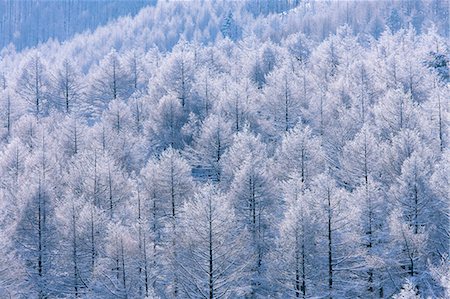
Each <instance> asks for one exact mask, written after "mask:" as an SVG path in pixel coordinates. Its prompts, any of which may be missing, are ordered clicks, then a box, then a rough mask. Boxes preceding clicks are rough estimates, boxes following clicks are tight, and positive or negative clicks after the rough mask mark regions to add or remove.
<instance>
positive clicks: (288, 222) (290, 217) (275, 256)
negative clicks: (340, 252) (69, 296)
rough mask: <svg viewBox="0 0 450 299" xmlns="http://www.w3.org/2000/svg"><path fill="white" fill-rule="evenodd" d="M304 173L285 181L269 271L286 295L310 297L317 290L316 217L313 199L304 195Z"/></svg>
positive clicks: (284, 295) (281, 292) (294, 174)
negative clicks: (282, 214) (280, 219)
mask: <svg viewBox="0 0 450 299" xmlns="http://www.w3.org/2000/svg"><path fill="white" fill-rule="evenodd" d="M304 190H305V187H304V182H303V178H302V176H301V174H299V173H293V174H292V177H291V178H290V179H289V180H287V181H285V182H284V183H283V184H282V192H283V199H284V201H285V212H284V218H283V220H282V222H281V223H280V225H279V236H278V237H277V239H276V247H275V250H273V251H272V253H271V263H270V266H269V267H270V273H271V276H272V277H273V278H272V281H274V282H275V285H276V286H278V287H279V289H280V290H279V293H280V294H281V295H282V296H283V297H290V298H291V297H295V298H300V297H301V298H307V297H310V296H311V295H312V294H313V293H314V287H315V281H316V280H317V278H318V277H317V276H316V275H315V274H314V272H315V271H314V269H315V266H314V263H315V260H314V257H313V253H314V252H315V251H316V248H315V234H316V233H315V227H316V223H315V221H316V220H315V217H314V214H313V210H312V208H313V205H312V204H311V200H310V199H311V198H309V197H308V196H305V191H304Z"/></svg>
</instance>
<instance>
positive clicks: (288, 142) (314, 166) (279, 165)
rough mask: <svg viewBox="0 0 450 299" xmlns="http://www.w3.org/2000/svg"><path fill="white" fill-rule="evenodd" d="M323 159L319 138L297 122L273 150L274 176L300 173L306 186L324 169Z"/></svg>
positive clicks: (284, 177) (283, 176)
mask: <svg viewBox="0 0 450 299" xmlns="http://www.w3.org/2000/svg"><path fill="white" fill-rule="evenodd" d="M324 159H325V153H324V152H323V149H322V146H321V140H320V138H319V137H318V136H314V135H313V132H312V130H311V129H310V128H309V127H307V126H303V125H301V124H297V126H295V127H294V128H293V129H292V130H290V131H289V132H287V133H286V134H285V135H284V137H283V139H282V141H281V145H280V147H279V148H278V149H277V151H276V152H275V156H274V164H275V165H274V168H275V172H276V176H277V178H278V179H281V180H285V179H289V178H291V176H292V175H300V177H301V180H302V182H303V183H304V186H305V188H306V187H308V186H309V184H310V183H311V180H312V178H313V177H314V176H315V175H317V174H319V173H321V172H322V171H324V169H323V163H324Z"/></svg>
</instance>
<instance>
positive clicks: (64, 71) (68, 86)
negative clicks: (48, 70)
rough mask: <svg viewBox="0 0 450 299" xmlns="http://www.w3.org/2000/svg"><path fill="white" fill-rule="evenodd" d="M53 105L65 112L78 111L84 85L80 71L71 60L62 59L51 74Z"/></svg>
mask: <svg viewBox="0 0 450 299" xmlns="http://www.w3.org/2000/svg"><path fill="white" fill-rule="evenodd" d="M52 87H53V91H52V96H53V97H54V99H53V101H54V106H55V108H56V109H58V110H61V111H64V112H65V113H66V114H69V113H72V112H78V110H79V105H80V102H81V101H82V99H83V95H84V85H83V83H82V78H81V74H80V72H79V71H78V70H77V69H76V67H75V66H74V65H73V63H72V62H70V61H69V60H68V59H64V61H63V62H62V65H61V66H60V68H59V69H58V70H57V72H56V73H55V74H54V75H53V84H52Z"/></svg>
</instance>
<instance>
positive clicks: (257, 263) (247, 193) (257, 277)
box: [221, 129, 277, 297]
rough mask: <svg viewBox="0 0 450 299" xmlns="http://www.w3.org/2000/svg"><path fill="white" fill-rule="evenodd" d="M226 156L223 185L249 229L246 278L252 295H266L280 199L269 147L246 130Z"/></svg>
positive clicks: (242, 221) (239, 216)
mask: <svg viewBox="0 0 450 299" xmlns="http://www.w3.org/2000/svg"><path fill="white" fill-rule="evenodd" d="M225 155H226V156H224V159H223V164H224V165H225V166H226V167H225V169H224V180H223V181H222V182H221V184H223V185H224V186H229V187H228V190H229V196H230V197H231V200H232V203H233V206H234V208H235V211H236V216H237V219H238V220H239V221H240V223H241V225H242V227H243V228H245V229H247V230H248V231H249V240H248V242H249V244H250V245H249V246H250V252H251V257H252V259H251V265H249V267H250V270H249V271H250V274H249V275H248V277H247V279H248V280H249V283H250V286H251V290H250V296H251V297H254V296H259V295H261V296H264V294H266V295H267V293H266V292H268V289H267V286H268V284H267V281H266V277H265V272H266V267H267V262H268V261H267V254H268V252H269V249H270V244H271V243H272V241H273V236H272V235H271V231H272V227H273V222H274V217H276V216H275V215H276V206H275V200H276V199H277V197H276V195H275V189H274V188H275V187H274V184H273V179H272V178H271V177H270V176H269V174H268V172H267V165H266V163H267V151H266V147H265V145H264V144H263V143H262V142H261V140H260V138H259V137H258V136H255V135H254V134H252V133H251V132H249V131H248V130H247V129H246V130H244V131H243V132H239V133H238V134H236V136H235V141H234V143H233V145H232V146H231V147H230V148H229V150H228V152H227V153H226V154H225ZM230 174H231V175H230Z"/></svg>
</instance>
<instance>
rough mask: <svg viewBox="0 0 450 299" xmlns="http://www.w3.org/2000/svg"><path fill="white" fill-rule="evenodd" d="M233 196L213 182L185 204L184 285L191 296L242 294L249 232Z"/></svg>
mask: <svg viewBox="0 0 450 299" xmlns="http://www.w3.org/2000/svg"><path fill="white" fill-rule="evenodd" d="M236 220H237V219H236V216H235V213H234V212H233V207H232V205H231V202H230V200H229V199H228V198H227V197H226V196H224V195H223V194H221V193H220V192H219V191H218V190H217V189H216V188H214V187H213V186H212V185H209V184H207V185H205V186H201V187H200V188H199V190H198V191H197V192H196V193H195V195H194V197H193V198H192V200H189V201H187V202H186V204H185V205H184V206H183V213H182V216H181V220H180V241H181V254H180V257H179V258H180V262H179V263H180V266H181V285H182V292H183V293H184V294H185V295H186V296H187V297H189V298H210V299H213V298H234V297H236V296H239V295H240V291H239V289H240V288H241V287H242V283H243V279H244V274H245V269H246V267H247V261H246V258H247V256H246V254H247V253H246V252H245V239H246V238H245V232H243V231H241V232H240V231H239V226H238V223H237V221H236Z"/></svg>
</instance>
